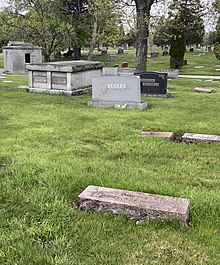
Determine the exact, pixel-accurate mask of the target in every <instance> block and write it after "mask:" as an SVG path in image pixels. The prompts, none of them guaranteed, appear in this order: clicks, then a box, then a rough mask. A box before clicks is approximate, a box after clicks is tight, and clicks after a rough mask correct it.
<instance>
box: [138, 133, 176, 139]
mask: <svg viewBox="0 0 220 265" xmlns="http://www.w3.org/2000/svg"><path fill="white" fill-rule="evenodd" d="M151 136H154V137H161V138H164V139H167V140H170V141H172V140H174V138H175V135H174V133H173V132H153V131H143V132H141V137H143V138H145V137H151Z"/></svg>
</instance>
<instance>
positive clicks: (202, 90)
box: [194, 87, 212, 93]
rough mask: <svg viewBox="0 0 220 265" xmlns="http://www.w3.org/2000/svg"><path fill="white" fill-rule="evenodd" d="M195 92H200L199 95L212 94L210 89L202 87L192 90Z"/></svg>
mask: <svg viewBox="0 0 220 265" xmlns="http://www.w3.org/2000/svg"><path fill="white" fill-rule="evenodd" d="M194 91H195V92H200V93H212V89H208V88H204V87H196V88H194Z"/></svg>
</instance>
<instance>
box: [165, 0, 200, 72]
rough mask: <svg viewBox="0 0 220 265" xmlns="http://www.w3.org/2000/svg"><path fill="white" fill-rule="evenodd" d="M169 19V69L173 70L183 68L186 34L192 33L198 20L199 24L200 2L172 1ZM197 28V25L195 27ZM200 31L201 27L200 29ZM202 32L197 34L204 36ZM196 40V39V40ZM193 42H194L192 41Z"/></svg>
mask: <svg viewBox="0 0 220 265" xmlns="http://www.w3.org/2000/svg"><path fill="white" fill-rule="evenodd" d="M170 11H171V12H170V19H171V27H170V29H171V47H170V56H171V57H170V67H171V68H174V69H178V68H181V67H182V66H183V60H184V55H185V51H186V44H187V41H188V42H189V38H190V36H189V38H187V34H189V32H191V34H192V32H193V30H192V29H193V28H195V25H196V23H195V22H194V21H195V20H199V21H200V22H199V24H200V23H201V20H200V19H199V18H201V16H202V5H201V4H200V0H173V3H172V4H171V6H170ZM197 26H198V25H197ZM200 30H201V27H200ZM203 31H204V30H201V31H199V32H198V34H197V37H198V35H199V34H201V36H203V35H204V32H203ZM197 40H198V38H197ZM194 41H195V40H194Z"/></svg>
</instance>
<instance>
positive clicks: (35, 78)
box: [27, 61, 103, 96]
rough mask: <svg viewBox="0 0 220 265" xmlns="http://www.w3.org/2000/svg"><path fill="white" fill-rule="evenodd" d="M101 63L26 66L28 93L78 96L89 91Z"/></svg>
mask: <svg viewBox="0 0 220 265" xmlns="http://www.w3.org/2000/svg"><path fill="white" fill-rule="evenodd" d="M102 67H103V63H102V62H90V61H60V62H48V63H41V64H29V65H27V69H28V76H29V89H28V91H29V92H46V93H50V94H60V93H62V94H65V95H69V96H72V95H78V94H80V93H83V92H85V91H88V89H91V86H92V79H93V78H94V77H95V76H100V75H101V72H102Z"/></svg>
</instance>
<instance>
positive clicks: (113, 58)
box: [108, 55, 117, 61]
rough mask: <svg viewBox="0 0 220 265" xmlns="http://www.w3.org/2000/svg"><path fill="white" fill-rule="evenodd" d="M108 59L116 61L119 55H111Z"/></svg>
mask: <svg viewBox="0 0 220 265" xmlns="http://www.w3.org/2000/svg"><path fill="white" fill-rule="evenodd" d="M108 60H109V61H116V60H117V57H116V55H109V57H108Z"/></svg>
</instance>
